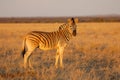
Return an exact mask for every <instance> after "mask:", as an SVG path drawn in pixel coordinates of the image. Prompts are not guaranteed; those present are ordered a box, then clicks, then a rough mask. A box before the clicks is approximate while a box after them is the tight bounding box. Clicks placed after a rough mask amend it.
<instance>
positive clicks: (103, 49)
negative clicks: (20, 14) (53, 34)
mask: <svg viewBox="0 0 120 80" xmlns="http://www.w3.org/2000/svg"><path fill="white" fill-rule="evenodd" d="M59 25H60V24H57V23H52V24H51V23H48V24H42V23H40V24H37V23H29V24H24V23H22V24H19V23H18V24H17V23H16V24H9V23H8V24H0V80H10V79H12V80H120V23H79V24H78V30H77V33H78V35H77V37H76V38H73V39H72V40H71V41H70V43H69V45H68V46H67V47H66V49H65V51H64V60H63V62H64V68H63V69H60V68H58V69H56V68H55V67H54V63H55V50H50V51H42V50H39V49H37V50H35V51H34V52H33V55H32V57H31V58H32V64H33V67H34V68H35V70H34V71H29V70H24V69H23V58H22V57H21V55H20V52H21V46H22V38H23V35H24V34H26V33H27V32H29V31H31V30H41V31H55V30H57V28H58V26H59ZM48 28H49V29H48Z"/></svg>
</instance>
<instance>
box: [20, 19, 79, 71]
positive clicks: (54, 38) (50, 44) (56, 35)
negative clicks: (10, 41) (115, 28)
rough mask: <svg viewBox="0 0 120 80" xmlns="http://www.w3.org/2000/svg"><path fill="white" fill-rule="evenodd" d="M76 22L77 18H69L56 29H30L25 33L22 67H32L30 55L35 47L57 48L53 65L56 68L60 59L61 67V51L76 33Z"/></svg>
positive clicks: (43, 48) (44, 48)
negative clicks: (47, 30) (51, 30)
mask: <svg viewBox="0 0 120 80" xmlns="http://www.w3.org/2000/svg"><path fill="white" fill-rule="evenodd" d="M77 22H78V19H77V18H71V19H68V23H64V24H62V25H60V26H59V29H58V30H57V31H53V32H43V31H31V32H29V33H28V34H26V36H25V37H24V40H23V45H22V52H21V54H22V56H23V59H24V68H27V67H29V68H32V69H33V67H32V65H31V62H30V56H31V53H32V52H33V51H34V50H35V49H36V48H40V49H42V50H50V49H57V52H56V57H55V58H56V61H55V67H56V68H58V60H59V59H60V67H61V68H63V51H64V48H65V47H66V45H67V44H68V42H69V41H70V39H71V38H72V37H73V36H76V34H77V31H76V29H77V25H76V23H77Z"/></svg>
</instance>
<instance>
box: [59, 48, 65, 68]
mask: <svg viewBox="0 0 120 80" xmlns="http://www.w3.org/2000/svg"><path fill="white" fill-rule="evenodd" d="M63 50H64V48H60V54H59V55H60V67H61V68H64V66H63Z"/></svg>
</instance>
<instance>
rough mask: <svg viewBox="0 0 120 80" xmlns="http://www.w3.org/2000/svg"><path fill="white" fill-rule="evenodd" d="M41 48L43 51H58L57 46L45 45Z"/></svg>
mask: <svg viewBox="0 0 120 80" xmlns="http://www.w3.org/2000/svg"><path fill="white" fill-rule="evenodd" d="M39 48H40V49H42V50H51V49H56V48H57V46H49V47H48V46H45V45H40V44H39Z"/></svg>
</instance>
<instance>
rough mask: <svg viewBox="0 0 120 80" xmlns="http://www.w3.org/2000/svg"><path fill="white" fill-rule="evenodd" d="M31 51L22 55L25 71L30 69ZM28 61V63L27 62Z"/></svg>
mask: <svg viewBox="0 0 120 80" xmlns="http://www.w3.org/2000/svg"><path fill="white" fill-rule="evenodd" d="M31 53H32V51H27V52H26V53H25V55H24V68H25V69H26V68H27V67H29V64H30V67H31V63H30V61H29V60H30V56H31ZM28 61H29V62H28Z"/></svg>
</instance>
